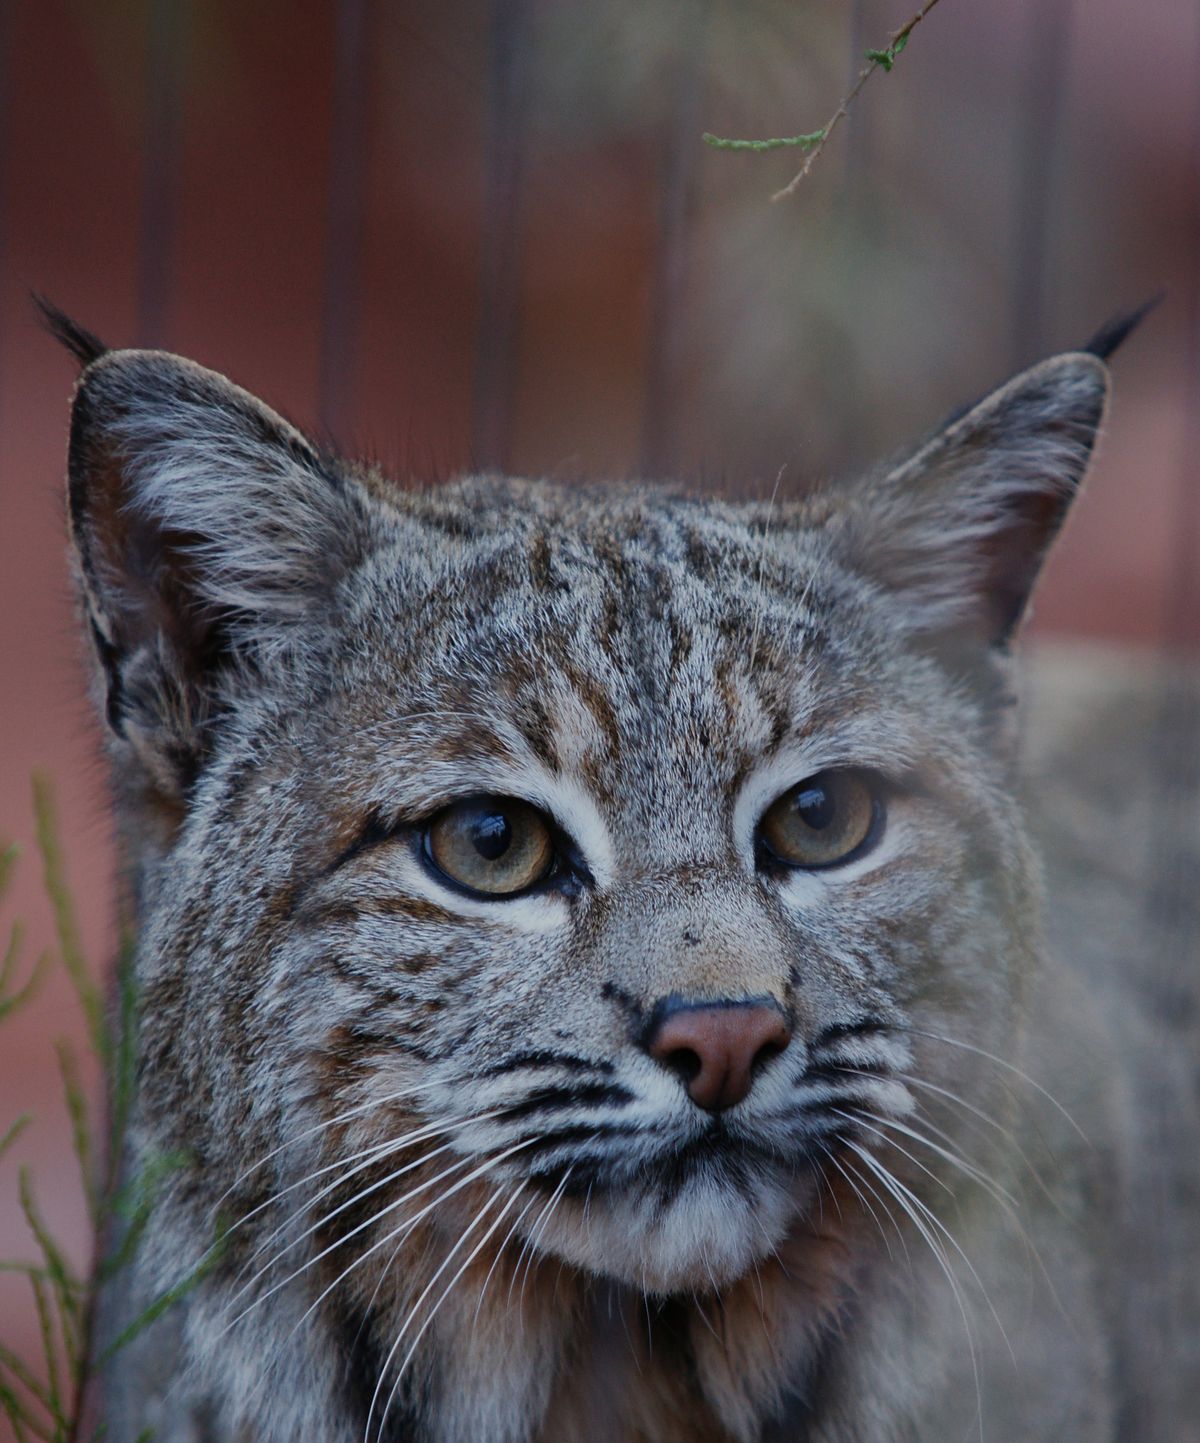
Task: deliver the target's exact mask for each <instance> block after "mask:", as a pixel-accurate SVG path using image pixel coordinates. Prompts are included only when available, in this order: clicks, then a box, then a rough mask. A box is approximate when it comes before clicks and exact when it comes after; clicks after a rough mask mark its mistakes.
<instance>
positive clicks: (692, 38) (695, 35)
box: [641, 0, 710, 477]
mask: <svg viewBox="0 0 1200 1443" xmlns="http://www.w3.org/2000/svg"><path fill="white" fill-rule="evenodd" d="M709 11H710V4H709V0H693V4H692V5H691V6H689V7H688V9H687V11H686V12H685V14H686V19H682V18H681V23H680V42H679V47H680V48H679V52H678V58H677V63H676V67H675V79H674V104H673V106H672V108H671V114H670V117H669V119H668V121H667V126H666V130H665V143H664V147H663V159H662V166H661V172H660V173H661V182H660V186H661V189H660V193H659V206H658V244H657V248H656V250H655V256H654V270H653V274H652V276H651V282H650V318H649V335H648V338H647V347H646V380H645V391H644V397H643V412H642V448H641V450H642V457H641V469H642V474H643V475H644V476H648V477H661V476H666V475H668V474H669V473H670V472H671V471H672V470H674V469H675V468H676V466H677V464H678V455H677V452H678V437H677V431H678V407H679V396H678V389H679V382H680V370H681V361H682V351H683V325H682V318H683V310H684V306H683V296H684V286H685V283H686V279H687V266H688V250H689V239H690V233H691V223H692V211H693V208H694V201H695V193H696V178H697V174H698V171H699V163H700V158H701V155H702V150H701V145H700V133H701V131H702V130H703V129H704V126H703V124H702V115H703V108H704V89H705V41H706V38H707V31H708V19H709Z"/></svg>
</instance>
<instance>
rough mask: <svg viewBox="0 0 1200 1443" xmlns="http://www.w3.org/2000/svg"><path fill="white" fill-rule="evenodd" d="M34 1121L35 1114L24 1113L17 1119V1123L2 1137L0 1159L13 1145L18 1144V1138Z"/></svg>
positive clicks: (0, 1138) (0, 1140)
mask: <svg viewBox="0 0 1200 1443" xmlns="http://www.w3.org/2000/svg"><path fill="white" fill-rule="evenodd" d="M32 1121H33V1113H32V1112H23V1113H22V1114H21V1116H20V1117H18V1118H17V1120H16V1122H14V1123H13V1125H12V1126H11V1127H10V1128H9V1129H8V1131H7V1132H6V1133H5V1134H4V1136H3V1137H0V1157H3V1156H4V1154H5V1153H6V1152H7V1151H8V1150H9V1148H10V1147H11V1146H12V1145H13V1143H14V1142H16V1140H17V1138H19V1137H20V1136H21V1134H22V1133H23V1132H24V1131H25V1129H26V1128H27V1127H28V1126H29V1124H30V1123H31V1122H32Z"/></svg>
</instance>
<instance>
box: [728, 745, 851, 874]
mask: <svg viewBox="0 0 1200 1443" xmlns="http://www.w3.org/2000/svg"><path fill="white" fill-rule="evenodd" d="M841 765H844V762H843V760H842V759H841V758H831V757H830V756H829V755H828V754H825V755H822V754H821V753H820V752H819V751H818V749H817V748H816V747H815V746H812V745H808V746H803V745H802V746H798V747H792V748H789V749H788V750H787V751H784V752H781V753H780V754H779V755H778V756H775V757H772V758H771V759H770V761H768V762H766V763H765V764H764V765H763V766H761V767H759V768H758V770H757V771H754V772H752V773H751V774H750V776H749V777H748V778H747V779H746V782H745V783H744V785H743V787H742V790H741V792H740V794H739V795H738V799H737V802H736V803H735V805H734V809H733V840H734V845H735V846H736V847H737V850H738V855H739V856H740V857H741V858H742V859H743V861H744V862H745V864H746V866H747V868H748V869H749V870H750V871H751V872H753V871H754V868H755V845H754V839H755V835H756V834H757V832H758V826H759V823H760V822H761V821H762V818H763V813H764V812H766V810H767V808H768V807H769V806H770V805H771V803H772V802H776V801H778V800H779V798H780V797H782V796H783V794H784V793H785V792H789V791H791V789H792V788H793V787H795V786H798V785H799V784H800V783H801V782H802V781H805V780H806V779H807V778H808V777H812V776H816V774H817V773H818V772H821V771H825V770H826V769H827V768H829V767H833V766H841Z"/></svg>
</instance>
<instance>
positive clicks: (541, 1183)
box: [527, 1116, 845, 1204]
mask: <svg viewBox="0 0 1200 1443" xmlns="http://www.w3.org/2000/svg"><path fill="white" fill-rule="evenodd" d="M844 1130H845V1124H844V1123H842V1124H840V1131H844ZM598 1132H602V1134H603V1136H604V1137H609V1136H614V1135H615V1136H618V1137H619V1136H622V1135H625V1136H630V1137H632V1136H637V1135H641V1134H643V1132H644V1130H643V1129H642V1128H639V1127H635V1126H628V1127H621V1126H613V1127H608V1128H604V1129H597V1128H589V1127H583V1126H580V1127H577V1128H572V1129H570V1133H571V1135H572V1137H577V1138H578V1140H579V1141H580V1142H581V1143H584V1142H594V1141H595V1140H597V1134H598ZM838 1133H839V1128H833V1127H831V1128H830V1130H829V1131H828V1132H825V1131H824V1130H823V1131H822V1134H821V1135H820V1136H818V1137H811V1138H806V1139H803V1140H798V1141H795V1142H793V1144H792V1145H791V1146H789V1147H788V1148H787V1149H786V1150H785V1149H782V1148H780V1147H779V1146H777V1145H774V1144H771V1143H767V1142H764V1141H761V1140H759V1139H757V1138H755V1137H753V1136H748V1135H746V1134H744V1133H742V1132H734V1131H733V1130H732V1129H731V1128H730V1127H729V1126H728V1125H727V1124H726V1123H725V1122H724V1121H723V1120H722V1119H721V1118H720V1117H719V1116H718V1117H714V1118H712V1119H711V1120H710V1121H709V1123H708V1124H707V1126H706V1127H705V1128H704V1130H703V1131H702V1132H700V1133H698V1134H697V1135H695V1136H694V1137H690V1138H687V1139H685V1140H683V1141H681V1142H679V1143H678V1144H676V1145H675V1146H672V1147H667V1148H663V1149H660V1150H656V1151H655V1152H653V1153H651V1154H650V1155H648V1156H643V1157H639V1158H638V1159H637V1160H636V1162H635V1163H634V1164H633V1165H632V1166H631V1164H630V1160H629V1159H628V1158H625V1157H620V1156H613V1155H611V1154H606V1155H604V1156H595V1155H591V1154H589V1153H588V1152H586V1151H585V1152H582V1153H581V1154H580V1155H578V1156H576V1157H568V1158H558V1157H556V1158H554V1159H553V1161H548V1162H547V1163H546V1164H545V1165H538V1164H536V1163H534V1164H533V1165H532V1166H531V1167H530V1168H529V1171H528V1174H527V1177H528V1181H529V1182H530V1184H531V1185H532V1186H534V1187H536V1188H538V1189H539V1190H541V1191H544V1192H546V1193H557V1194H559V1195H561V1196H564V1197H567V1198H577V1199H585V1198H596V1197H608V1198H613V1199H619V1197H620V1196H621V1195H622V1194H634V1193H636V1194H639V1195H642V1196H644V1195H646V1194H648V1193H653V1194H655V1195H656V1196H657V1197H658V1198H659V1199H660V1200H661V1202H662V1203H663V1204H666V1203H669V1202H670V1201H672V1199H673V1198H675V1197H676V1196H678V1195H679V1194H680V1193H682V1192H685V1191H686V1190H687V1189H688V1188H689V1187H691V1186H694V1185H697V1184H699V1183H703V1182H709V1183H711V1182H717V1183H721V1184H724V1185H727V1186H729V1187H732V1188H735V1189H737V1190H739V1191H742V1192H744V1191H745V1190H746V1189H747V1188H748V1187H750V1186H751V1185H752V1184H753V1183H754V1181H755V1180H758V1179H764V1178H772V1179H780V1178H788V1177H795V1178H802V1177H804V1176H806V1175H808V1174H810V1173H812V1172H814V1171H816V1170H818V1169H819V1168H820V1166H821V1163H822V1160H823V1157H824V1155H825V1154H824V1151H823V1150H824V1149H825V1148H829V1147H832V1146H833V1145H834V1144H835V1143H836V1142H837V1141H838V1140H839V1137H838ZM569 1140H571V1138H568V1137H567V1136H564V1135H563V1134H561V1133H560V1134H558V1135H556V1136H550V1137H546V1138H543V1139H539V1141H538V1143H536V1144H534V1146H533V1147H532V1148H531V1149H530V1151H531V1152H536V1151H537V1150H538V1149H539V1148H540V1149H541V1150H543V1151H558V1149H559V1148H561V1146H562V1145H563V1143H564V1142H567V1141H569Z"/></svg>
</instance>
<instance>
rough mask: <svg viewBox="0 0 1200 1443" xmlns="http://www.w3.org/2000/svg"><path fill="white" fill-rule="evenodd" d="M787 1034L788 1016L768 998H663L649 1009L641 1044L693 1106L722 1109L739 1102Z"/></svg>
mask: <svg viewBox="0 0 1200 1443" xmlns="http://www.w3.org/2000/svg"><path fill="white" fill-rule="evenodd" d="M791 1038H792V1030H791V1028H790V1027H789V1026H788V1024H787V1020H786V1019H785V1018H784V1016H783V1014H782V1012H780V1010H779V1008H778V1007H776V1006H775V1005H774V1004H772V1003H770V1002H766V1001H760V1000H758V999H757V998H754V999H747V1000H746V1001H721V1002H694V1003H687V1002H684V1001H682V1000H680V999H677V998H667V999H665V1000H664V1001H663V1002H660V1003H659V1004H658V1006H657V1007H656V1008H655V1009H654V1014H653V1016H652V1017H651V1021H650V1027H649V1029H648V1032H647V1036H646V1038H645V1043H644V1045H645V1048H646V1051H647V1052H648V1053H649V1054H650V1056H651V1057H653V1058H654V1059H655V1061H657V1062H661V1063H662V1065H663V1066H664V1067H666V1068H668V1069H669V1070H670V1071H671V1072H674V1073H675V1074H676V1075H677V1076H678V1077H679V1078H680V1079H681V1080H682V1082H683V1085H684V1087H686V1088H687V1094H688V1096H689V1097H690V1098H691V1099H692V1101H693V1102H694V1103H695V1104H696V1106H697V1107H702V1108H704V1110H705V1111H706V1112H721V1111H723V1110H724V1109H725V1108H727V1107H733V1106H734V1104H735V1103H739V1102H741V1100H742V1099H743V1098H744V1097H745V1096H746V1095H747V1094H748V1093H749V1091H750V1088H751V1087H752V1086H753V1084H754V1074H755V1071H756V1069H758V1068H759V1067H761V1066H762V1064H763V1063H764V1062H766V1061H767V1060H768V1059H769V1058H771V1057H774V1056H775V1055H776V1053H779V1052H782V1051H783V1049H784V1048H785V1047H786V1046H787V1045H788V1043H789V1042H790V1041H791Z"/></svg>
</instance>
